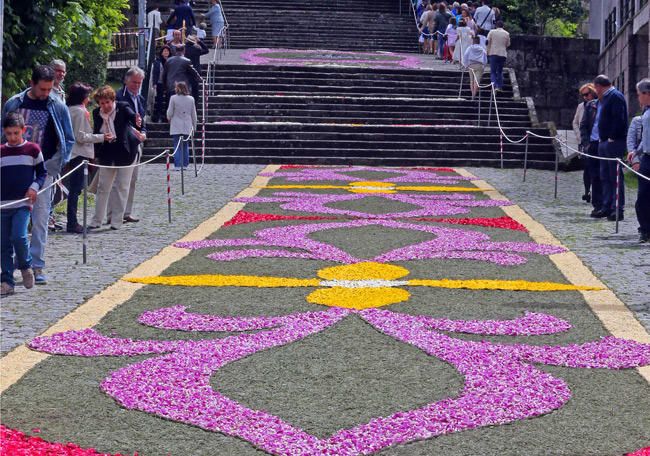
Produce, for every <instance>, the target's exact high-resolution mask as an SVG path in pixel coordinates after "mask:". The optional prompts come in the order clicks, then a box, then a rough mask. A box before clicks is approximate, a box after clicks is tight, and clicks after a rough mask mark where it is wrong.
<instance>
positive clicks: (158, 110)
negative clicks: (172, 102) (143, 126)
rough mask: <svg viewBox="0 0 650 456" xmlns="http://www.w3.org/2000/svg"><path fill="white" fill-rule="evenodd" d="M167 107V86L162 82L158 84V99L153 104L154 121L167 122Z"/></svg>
mask: <svg viewBox="0 0 650 456" xmlns="http://www.w3.org/2000/svg"><path fill="white" fill-rule="evenodd" d="M166 109H167V108H166V106H165V86H164V85H163V83H162V82H159V83H157V84H156V98H155V99H154V104H153V121H154V122H164V121H166V120H167V112H166Z"/></svg>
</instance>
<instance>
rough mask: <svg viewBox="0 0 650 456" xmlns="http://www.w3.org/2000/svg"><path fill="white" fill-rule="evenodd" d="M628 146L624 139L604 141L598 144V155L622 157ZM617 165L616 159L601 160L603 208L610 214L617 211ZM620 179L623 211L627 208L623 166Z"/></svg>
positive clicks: (620, 200)
mask: <svg viewBox="0 0 650 456" xmlns="http://www.w3.org/2000/svg"><path fill="white" fill-rule="evenodd" d="M626 147H627V146H626V145H625V140H624V139H620V140H617V141H613V142H608V141H603V142H601V143H600V144H598V155H599V156H601V157H607V158H622V157H623V154H624V153H625V149H626ZM616 165H617V162H616V161H614V160H601V161H600V181H601V182H602V185H603V210H604V211H607V212H609V213H610V214H615V213H616V177H617V176H616V168H617V166H616ZM618 179H619V185H618V191H619V205H618V211H619V212H623V210H624V208H625V182H624V180H623V167H622V166H621V169H620V174H619V176H618Z"/></svg>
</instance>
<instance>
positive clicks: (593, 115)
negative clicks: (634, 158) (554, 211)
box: [580, 84, 603, 218]
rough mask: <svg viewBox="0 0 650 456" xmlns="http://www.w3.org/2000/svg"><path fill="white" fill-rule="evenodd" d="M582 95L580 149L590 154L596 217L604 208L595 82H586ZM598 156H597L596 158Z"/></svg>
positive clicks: (593, 214) (581, 90) (592, 198)
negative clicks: (583, 101)
mask: <svg viewBox="0 0 650 456" xmlns="http://www.w3.org/2000/svg"><path fill="white" fill-rule="evenodd" d="M580 95H581V96H582V99H583V100H585V103H584V112H583V114H582V120H581V121H580V150H581V151H582V152H583V153H585V154H587V155H590V157H585V158H586V165H585V166H586V167H587V168H588V170H589V172H588V174H589V184H590V188H591V206H592V207H593V210H592V211H591V214H590V215H591V217H594V218H596V217H597V216H598V215H599V214H600V212H601V211H602V209H603V186H602V183H601V181H600V160H599V159H598V158H597V157H598V143H599V141H600V135H599V134H598V122H597V120H598V116H599V113H600V102H599V100H598V98H597V97H598V95H597V94H596V88H595V87H594V85H593V84H585V85H584V86H582V87H581V88H580ZM594 157H596V158H594Z"/></svg>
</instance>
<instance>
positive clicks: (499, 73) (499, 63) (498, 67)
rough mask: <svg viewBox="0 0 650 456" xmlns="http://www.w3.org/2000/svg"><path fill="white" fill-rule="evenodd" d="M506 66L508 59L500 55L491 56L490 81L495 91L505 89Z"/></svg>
mask: <svg viewBox="0 0 650 456" xmlns="http://www.w3.org/2000/svg"><path fill="white" fill-rule="evenodd" d="M505 64H506V58H505V57H501V56H499V55H491V56H490V80H491V81H492V84H494V88H495V89H502V88H503V66H504V65H505Z"/></svg>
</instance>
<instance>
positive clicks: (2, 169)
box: [0, 112, 47, 296]
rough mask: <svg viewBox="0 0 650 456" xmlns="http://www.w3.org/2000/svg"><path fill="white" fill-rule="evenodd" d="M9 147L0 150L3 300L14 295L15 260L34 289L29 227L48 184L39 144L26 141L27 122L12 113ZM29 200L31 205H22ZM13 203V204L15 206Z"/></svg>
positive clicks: (7, 131)
mask: <svg viewBox="0 0 650 456" xmlns="http://www.w3.org/2000/svg"><path fill="white" fill-rule="evenodd" d="M2 128H3V130H4V136H5V138H6V139H7V143H6V144H3V145H2V146H0V179H1V180H0V200H2V203H1V204H2V206H6V205H9V207H3V208H2V209H1V210H0V215H1V217H2V226H1V229H0V231H1V238H2V246H1V249H0V261H1V263H2V285H1V286H0V291H1V293H0V294H1V295H2V296H8V295H11V294H13V293H14V285H15V282H14V258H13V254H14V253H15V254H16V264H17V265H18V268H19V269H20V272H21V273H22V276H23V285H24V287H25V288H32V287H33V286H34V272H33V271H32V257H31V255H30V253H29V245H28V243H27V225H28V224H29V217H30V212H31V207H32V204H34V202H35V201H36V196H37V192H38V190H40V188H41V186H42V185H43V183H44V182H45V175H46V174H47V172H46V171H45V165H44V163H43V154H42V153H41V149H40V148H39V147H38V145H37V144H34V143H31V142H29V141H25V140H24V139H23V134H24V133H25V131H26V128H25V119H23V116H22V115H20V114H19V113H17V112H10V113H9V114H7V116H6V118H5V119H4V121H3V122H2ZM25 198H27V201H20V200H23V199H25ZM11 203H13V204H11Z"/></svg>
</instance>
